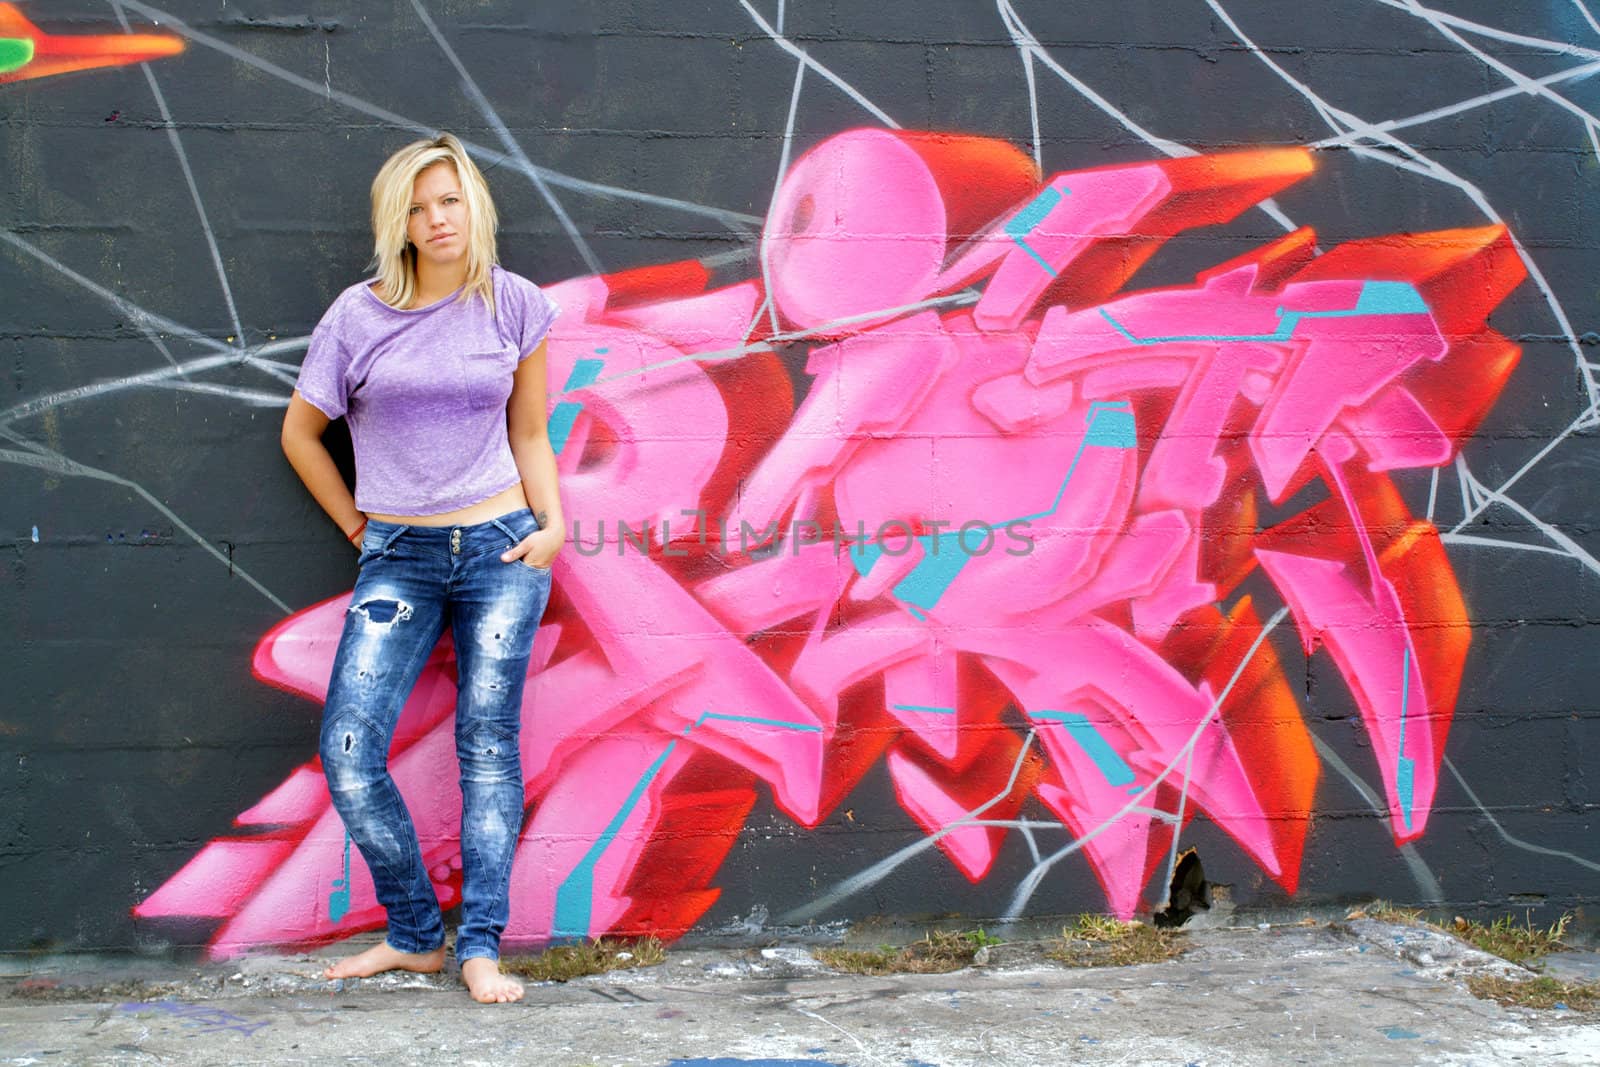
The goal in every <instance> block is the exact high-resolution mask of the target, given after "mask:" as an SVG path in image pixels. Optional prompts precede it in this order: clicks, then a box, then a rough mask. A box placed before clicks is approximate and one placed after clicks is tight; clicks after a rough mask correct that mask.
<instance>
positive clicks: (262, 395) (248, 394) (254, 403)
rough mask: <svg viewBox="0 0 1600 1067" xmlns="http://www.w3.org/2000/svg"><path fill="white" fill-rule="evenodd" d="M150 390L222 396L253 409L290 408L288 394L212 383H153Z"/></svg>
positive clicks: (150, 384)
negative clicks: (169, 390)
mask: <svg viewBox="0 0 1600 1067" xmlns="http://www.w3.org/2000/svg"><path fill="white" fill-rule="evenodd" d="M149 388H153V389H171V390H175V391H177V392H180V393H204V394H206V395H208V396H222V397H227V398H228V399H229V400H237V401H239V402H240V403H243V404H249V405H250V406H251V407H262V408H286V407H288V406H289V394H288V393H267V392H262V391H261V390H259V389H242V388H237V387H235V386H231V385H216V384H214V383H212V382H173V381H167V382H151V383H149Z"/></svg>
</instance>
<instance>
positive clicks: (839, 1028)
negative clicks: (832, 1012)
mask: <svg viewBox="0 0 1600 1067" xmlns="http://www.w3.org/2000/svg"><path fill="white" fill-rule="evenodd" d="M789 1006H790V1007H791V1008H793V1009H794V1010H795V1011H797V1012H799V1013H800V1014H801V1015H804V1016H806V1017H807V1018H810V1019H815V1020H817V1022H819V1023H825V1024H827V1025H828V1026H831V1027H833V1028H834V1029H835V1030H837V1031H839V1032H840V1033H841V1034H843V1035H844V1036H845V1037H848V1038H849V1039H850V1040H851V1041H853V1042H854V1043H855V1046H856V1048H857V1049H858V1050H860V1052H861V1054H862V1055H863V1056H865V1057H866V1058H867V1059H869V1060H871V1061H872V1062H873V1063H878V1064H882V1065H883V1067H893V1065H892V1064H889V1063H887V1062H885V1061H883V1060H880V1059H879V1058H878V1057H876V1056H874V1055H873V1054H872V1051H871V1050H870V1049H868V1048H867V1046H866V1045H865V1044H863V1043H862V1041H861V1039H860V1038H859V1037H857V1036H856V1035H855V1034H852V1033H851V1032H850V1031H848V1030H846V1029H845V1028H844V1027H842V1026H840V1025H839V1024H838V1023H836V1022H833V1021H832V1020H830V1019H824V1018H823V1017H822V1016H820V1015H818V1014H817V1013H816V1012H814V1011H810V1010H808V1009H806V1008H802V1007H801V1006H800V1005H798V1004H791V1005H789Z"/></svg>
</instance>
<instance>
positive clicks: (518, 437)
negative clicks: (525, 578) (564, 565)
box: [500, 341, 567, 567]
mask: <svg viewBox="0 0 1600 1067" xmlns="http://www.w3.org/2000/svg"><path fill="white" fill-rule="evenodd" d="M548 348H549V342H548V341H540V342H539V347H538V348H535V349H534V350H533V351H532V352H531V353H530V354H529V355H528V357H527V358H526V359H524V360H522V362H521V363H519V364H518V366H517V371H516V376H515V377H514V378H513V379H512V383H511V399H510V401H508V402H507V404H506V431H507V433H508V434H509V435H510V438H511V455H512V458H513V459H515V460H516V463H517V473H518V474H519V475H521V477H522V491H523V492H524V493H525V494H527V497H528V506H529V507H530V508H532V509H533V515H534V518H536V519H538V520H539V532H538V533H536V534H533V535H531V536H529V537H527V538H525V539H524V540H523V541H522V542H521V543H520V544H518V545H517V546H516V547H515V548H512V549H510V550H508V551H507V552H505V553H504V554H503V555H501V557H500V558H501V559H502V560H504V561H506V562H507V563H510V562H511V561H512V560H515V559H521V560H523V561H524V562H526V563H529V564H532V565H533V566H535V567H548V566H550V563H551V561H552V560H554V559H555V558H556V553H557V552H560V551H561V546H562V545H563V544H564V543H565V542H566V539H567V523H566V519H565V518H564V517H563V516H562V514H561V493H560V489H559V487H558V486H557V485H556V453H555V449H554V448H552V447H551V445H550V431H549V426H548V424H547V422H546V419H545V403H546V400H545V353H546V350H547V349H548Z"/></svg>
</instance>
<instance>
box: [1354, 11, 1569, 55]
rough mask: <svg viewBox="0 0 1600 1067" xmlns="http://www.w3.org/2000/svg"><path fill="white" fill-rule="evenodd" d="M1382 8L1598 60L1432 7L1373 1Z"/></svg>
mask: <svg viewBox="0 0 1600 1067" xmlns="http://www.w3.org/2000/svg"><path fill="white" fill-rule="evenodd" d="M1375 2H1376V3H1379V4H1382V5H1383V6H1384V7H1392V8H1395V9H1397V10H1400V11H1404V12H1405V13H1406V14H1408V15H1415V14H1425V15H1428V16H1432V17H1434V18H1437V19H1438V20H1439V21H1440V22H1443V23H1446V24H1448V25H1450V26H1454V27H1455V28H1456V29H1458V30H1465V31H1466V32H1467V33H1470V34H1472V35H1473V36H1475V37H1487V38H1489V39H1490V40H1495V41H1502V42H1504V43H1506V44H1525V45H1531V46H1532V47H1534V48H1543V49H1546V50H1547V51H1550V52H1555V53H1557V54H1559V55H1564V56H1582V57H1584V58H1586V59H1600V51H1596V50H1594V49H1592V48H1583V47H1581V46H1579V45H1576V44H1573V43H1572V42H1570V41H1553V40H1550V39H1549V38H1545V37H1528V36H1525V35H1524V34H1520V33H1513V32H1511V31H1510V30H1502V29H1499V28H1498V27H1495V26H1486V25H1484V24H1483V23H1481V22H1473V21H1472V20H1470V19H1464V18H1462V17H1460V16H1459V15H1452V14H1450V13H1449V12H1447V11H1440V10H1438V9H1437V8H1432V7H1417V8H1416V9H1415V10H1413V7H1412V5H1411V4H1409V3H1408V2H1407V0H1375Z"/></svg>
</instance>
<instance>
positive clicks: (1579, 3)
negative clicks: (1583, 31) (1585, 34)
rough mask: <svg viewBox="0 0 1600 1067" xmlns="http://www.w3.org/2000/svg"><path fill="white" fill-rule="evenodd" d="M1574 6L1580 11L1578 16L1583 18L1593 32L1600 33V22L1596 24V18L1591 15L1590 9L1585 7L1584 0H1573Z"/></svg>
mask: <svg viewBox="0 0 1600 1067" xmlns="http://www.w3.org/2000/svg"><path fill="white" fill-rule="evenodd" d="M1572 6H1573V7H1575V8H1577V9H1578V14H1580V15H1582V16H1583V21H1585V22H1587V23H1588V24H1589V28H1590V29H1591V30H1593V31H1594V32H1595V33H1600V22H1595V20H1594V16H1593V15H1591V14H1589V9H1588V8H1587V7H1585V6H1584V4H1583V0H1572Z"/></svg>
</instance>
